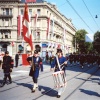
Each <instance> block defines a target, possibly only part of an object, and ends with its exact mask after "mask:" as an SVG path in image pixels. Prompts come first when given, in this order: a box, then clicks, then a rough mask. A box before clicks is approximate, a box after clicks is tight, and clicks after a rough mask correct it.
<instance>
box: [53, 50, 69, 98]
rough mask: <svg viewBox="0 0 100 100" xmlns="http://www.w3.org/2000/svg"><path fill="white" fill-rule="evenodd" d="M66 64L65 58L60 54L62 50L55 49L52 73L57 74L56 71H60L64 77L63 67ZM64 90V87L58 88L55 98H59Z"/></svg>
mask: <svg viewBox="0 0 100 100" xmlns="http://www.w3.org/2000/svg"><path fill="white" fill-rule="evenodd" d="M66 64H67V60H66V57H64V56H63V54H62V50H61V49H57V55H56V57H55V58H54V71H55V72H58V71H60V70H62V71H63V72H64V75H65V65H66ZM59 65H60V66H59ZM59 67H60V68H59ZM65 76H66V75H65ZM64 88H65V87H60V88H58V94H57V98H60V96H61V94H62V93H63V90H64Z"/></svg>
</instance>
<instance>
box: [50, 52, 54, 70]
mask: <svg viewBox="0 0 100 100" xmlns="http://www.w3.org/2000/svg"><path fill="white" fill-rule="evenodd" d="M54 58H55V56H54V54H52V56H51V57H50V66H51V68H50V70H51V71H52V70H53V67H54Z"/></svg>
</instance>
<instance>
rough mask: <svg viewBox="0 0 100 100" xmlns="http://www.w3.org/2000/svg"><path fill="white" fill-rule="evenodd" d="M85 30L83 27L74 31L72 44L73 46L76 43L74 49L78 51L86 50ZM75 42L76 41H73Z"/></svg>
mask: <svg viewBox="0 0 100 100" xmlns="http://www.w3.org/2000/svg"><path fill="white" fill-rule="evenodd" d="M86 34H87V32H86V31H85V30H84V29H81V30H78V31H77V32H76V33H75V37H74V38H73V46H74V47H75V44H76V49H77V50H78V52H84V51H86V50H85V49H86V48H85V35H86ZM75 42H76V43H75Z"/></svg>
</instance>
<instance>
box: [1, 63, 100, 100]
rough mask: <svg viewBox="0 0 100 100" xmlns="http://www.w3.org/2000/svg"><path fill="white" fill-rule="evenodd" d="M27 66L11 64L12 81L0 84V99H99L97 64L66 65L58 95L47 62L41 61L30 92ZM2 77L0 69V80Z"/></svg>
mask: <svg viewBox="0 0 100 100" xmlns="http://www.w3.org/2000/svg"><path fill="white" fill-rule="evenodd" d="M29 70H30V67H29V66H18V68H13V72H12V74H11V76H12V81H13V82H12V84H8V85H7V84H6V85H5V86H4V87H2V88H0V100H100V85H98V83H99V78H100V68H99V67H98V66H97V65H92V66H91V67H87V65H85V66H84V68H83V69H82V68H80V67H79V65H75V66H74V65H73V66H72V67H70V66H68V67H66V76H67V77H66V78H67V87H66V89H65V91H64V93H63V94H62V95H61V97H60V98H57V97H56V95H57V89H56V88H54V81H53V77H52V73H53V71H50V66H49V65H44V71H43V72H41V71H40V75H39V79H38V84H39V88H38V89H37V90H36V92H35V93H31V89H32V86H33V82H32V78H31V77H29V75H28V74H29ZM2 79H3V72H2V70H0V82H2Z"/></svg>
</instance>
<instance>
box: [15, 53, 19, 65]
mask: <svg viewBox="0 0 100 100" xmlns="http://www.w3.org/2000/svg"><path fill="white" fill-rule="evenodd" d="M18 61H19V52H18V53H17V54H16V55H15V67H18Z"/></svg>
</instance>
